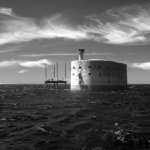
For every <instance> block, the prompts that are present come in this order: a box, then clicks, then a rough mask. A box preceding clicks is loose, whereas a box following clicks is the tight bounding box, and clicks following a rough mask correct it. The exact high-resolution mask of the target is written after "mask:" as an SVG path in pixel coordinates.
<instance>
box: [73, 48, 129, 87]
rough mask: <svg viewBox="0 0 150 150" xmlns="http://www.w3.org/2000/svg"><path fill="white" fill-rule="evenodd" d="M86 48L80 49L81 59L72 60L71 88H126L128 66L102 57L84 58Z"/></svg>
mask: <svg viewBox="0 0 150 150" xmlns="http://www.w3.org/2000/svg"><path fill="white" fill-rule="evenodd" d="M83 54H84V49H79V60H75V61H72V62H71V90H103V89H126V88H127V66H126V64H123V63H117V62H113V61H106V60H100V59H93V60H92V59H90V60H83Z"/></svg>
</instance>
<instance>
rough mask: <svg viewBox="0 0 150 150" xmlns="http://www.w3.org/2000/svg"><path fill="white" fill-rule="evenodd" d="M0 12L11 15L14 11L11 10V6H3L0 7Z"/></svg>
mask: <svg viewBox="0 0 150 150" xmlns="http://www.w3.org/2000/svg"><path fill="white" fill-rule="evenodd" d="M0 13H1V14H5V15H10V16H13V15H14V13H13V11H12V9H11V8H3V7H0Z"/></svg>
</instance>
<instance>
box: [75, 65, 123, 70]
mask: <svg viewBox="0 0 150 150" xmlns="http://www.w3.org/2000/svg"><path fill="white" fill-rule="evenodd" d="M88 68H92V67H91V66H88ZM99 68H102V66H99ZM73 69H75V67H73ZM78 69H82V67H81V66H79V67H78ZM107 69H114V70H123V68H117V67H109V66H108V67H107Z"/></svg>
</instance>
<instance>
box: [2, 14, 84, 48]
mask: <svg viewBox="0 0 150 150" xmlns="http://www.w3.org/2000/svg"><path fill="white" fill-rule="evenodd" d="M0 13H1V12H0ZM37 22H38V23H37ZM0 26H1V29H0V33H1V34H0V45H3V44H7V43H20V42H28V41H31V40H35V39H56V38H63V39H70V40H82V39H85V38H86V34H85V33H84V32H80V31H79V30H78V29H77V28H73V27H71V26H69V25H67V24H66V23H64V22H63V19H62V15H61V14H57V15H55V16H52V17H49V18H46V19H42V20H35V19H32V18H23V17H22V18H21V17H12V18H11V19H10V18H7V19H3V20H2V21H1V22H0Z"/></svg>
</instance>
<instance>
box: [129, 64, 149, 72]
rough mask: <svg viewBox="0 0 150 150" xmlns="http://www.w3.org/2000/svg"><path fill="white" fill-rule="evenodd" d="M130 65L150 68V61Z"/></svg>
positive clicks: (145, 68)
mask: <svg viewBox="0 0 150 150" xmlns="http://www.w3.org/2000/svg"><path fill="white" fill-rule="evenodd" d="M129 66H130V67H132V68H140V69H144V70H150V62H144V63H133V64H131V65H129Z"/></svg>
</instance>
